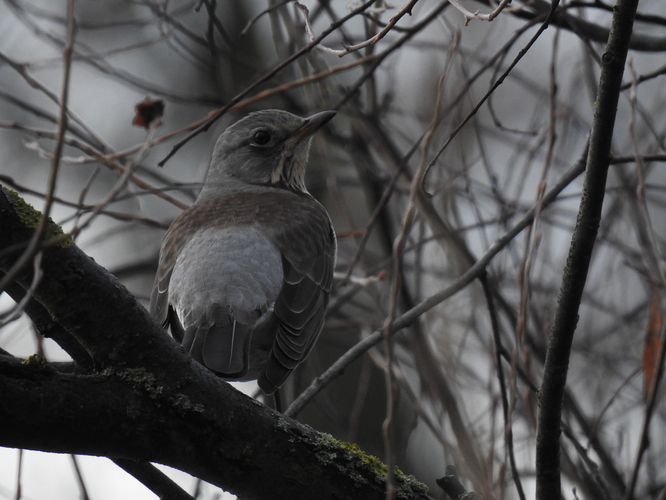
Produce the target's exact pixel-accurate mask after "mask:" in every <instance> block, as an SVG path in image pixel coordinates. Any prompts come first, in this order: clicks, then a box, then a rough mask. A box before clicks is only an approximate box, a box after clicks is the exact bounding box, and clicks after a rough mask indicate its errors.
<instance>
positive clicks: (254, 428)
mask: <svg viewBox="0 0 666 500" xmlns="http://www.w3.org/2000/svg"><path fill="white" fill-rule="evenodd" d="M18 213H20V214H21V216H20V217H19V215H18ZM38 217H39V214H38V213H36V212H35V211H34V210H33V209H32V207H30V206H29V205H27V204H25V202H23V201H22V200H20V199H19V198H18V197H17V196H16V195H15V194H12V193H10V192H8V191H5V190H3V191H2V193H0V234H2V235H3V239H2V240H0V270H5V269H7V268H10V267H11V265H12V264H13V262H14V261H15V260H16V258H17V256H18V255H20V249H21V248H25V242H27V241H29V240H30V237H31V236H32V232H33V231H34V229H31V227H30V221H34V220H38ZM32 227H35V226H34V225H32ZM54 227H56V226H55V225H54V224H53V223H52V222H51V221H49V223H48V227H47V231H46V234H47V235H50V236H53V234H54V233H53V231H54ZM60 240H61V238H59V237H58V236H57V235H56V237H55V240H53V239H52V240H51V241H60ZM43 255H44V256H43V260H42V265H43V269H44V277H43V278H42V281H41V283H40V285H39V287H38V288H37V290H36V291H35V294H34V298H35V300H36V301H37V302H38V303H39V304H41V306H43V307H44V309H46V310H47V311H48V313H49V314H50V315H51V317H53V318H54V320H55V321H56V322H57V323H58V324H59V325H61V326H62V327H63V328H64V329H65V330H67V332H69V334H70V335H71V336H72V337H74V338H75V339H76V340H77V341H78V342H79V343H80V344H81V345H82V346H83V347H84V348H85V349H86V351H87V352H88V353H89V354H90V355H91V357H92V358H93V360H94V366H95V367H96V368H97V369H98V371H97V372H96V373H94V374H86V375H80V374H71V373H59V372H57V371H55V370H54V369H53V368H52V367H50V366H49V365H47V364H45V363H42V362H39V361H38V359H37V358H34V357H33V358H29V360H28V361H27V362H24V363H21V362H20V361H18V360H15V359H11V358H6V357H3V358H0V392H1V393H2V395H3V397H2V400H1V401H0V446H13V447H21V448H28V449H36V450H43V451H51V452H60V453H81V454H92V455H104V456H108V457H111V458H121V459H129V460H135V461H150V462H157V463H162V464H165V465H169V466H171V467H175V468H178V469H180V470H183V471H186V472H188V473H190V474H192V475H195V476H197V477H200V478H201V479H203V480H205V481H208V482H210V483H212V484H215V485H217V486H220V487H222V488H224V489H225V490H228V491H231V492H233V493H235V494H238V495H240V496H243V497H248V498H256V499H263V498H267V499H268V498H274V495H275V492H276V491H280V492H281V494H283V495H284V498H292V499H295V500H297V499H309V498H315V497H316V498H321V499H333V498H348V497H355V498H369V499H372V498H376V499H383V497H384V488H385V481H386V473H385V467H384V468H382V464H381V463H380V462H379V461H378V460H376V459H372V458H370V457H368V456H367V455H365V454H363V453H362V452H360V450H358V449H357V448H356V447H354V446H352V445H348V444H346V443H342V442H340V441H337V440H335V439H333V438H332V437H331V436H329V435H326V434H322V433H319V432H317V431H315V430H313V429H311V428H309V427H307V426H304V425H302V424H300V423H299V422H297V421H295V420H292V419H290V418H288V417H285V416H283V415H280V414H278V413H277V412H275V411H273V410H271V409H270V408H267V407H266V406H264V405H262V404H260V403H258V402H257V401H255V400H253V399H251V398H249V397H247V396H245V395H244V394H241V393H240V392H238V391H236V390H235V389H233V388H232V387H231V386H230V385H229V384H227V383H225V382H224V381H222V380H221V379H219V378H217V377H215V376H214V375H213V374H212V372H210V371H208V370H206V369H205V368H203V367H202V366H201V365H199V364H198V363H196V362H195V361H193V360H192V359H191V358H190V357H189V356H187V355H186V354H185V353H184V351H183V350H182V349H180V348H179V347H178V346H177V345H176V344H175V342H173V341H172V340H170V339H169V337H168V336H167V335H166V333H165V332H164V330H163V329H162V328H161V327H160V326H159V325H158V324H157V323H156V322H155V321H154V320H153V318H151V317H150V315H149V314H148V312H147V311H146V310H145V309H144V308H143V307H142V306H141V305H140V304H139V303H138V302H137V301H136V299H135V298H134V297H133V296H132V295H131V294H130V293H129V292H128V291H127V290H126V289H125V288H124V287H123V286H122V285H121V284H120V283H119V282H118V281H117V280H116V279H115V278H114V277H113V276H111V275H110V274H108V273H107V272H106V271H105V270H104V269H103V268H101V267H100V266H98V265H97V264H95V262H94V261H93V260H92V259H90V258H89V257H87V256H86V255H85V254H84V253H83V252H82V251H81V250H80V249H78V248H77V247H76V246H75V245H74V244H73V243H71V242H69V241H68V240H67V241H65V242H61V243H60V244H59V245H57V244H47V245H46V246H45V248H44V249H43ZM30 274H31V270H23V271H22V273H21V274H19V275H18V276H17V282H18V283H19V284H20V285H21V286H23V287H24V288H25V287H26V286H28V285H29V283H30ZM396 480H397V481H396V486H398V488H399V490H400V494H401V495H405V498H414V499H426V498H428V496H427V494H426V493H425V487H424V486H423V485H422V484H420V483H418V482H417V481H415V480H412V479H410V478H409V477H407V476H404V475H402V474H396Z"/></svg>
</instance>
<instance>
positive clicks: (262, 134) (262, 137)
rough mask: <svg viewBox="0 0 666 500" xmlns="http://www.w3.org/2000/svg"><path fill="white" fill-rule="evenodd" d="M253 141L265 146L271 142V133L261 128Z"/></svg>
mask: <svg viewBox="0 0 666 500" xmlns="http://www.w3.org/2000/svg"><path fill="white" fill-rule="evenodd" d="M252 142H254V143H255V144H257V145H259V146H265V145H266V144H268V143H269V142H271V134H269V133H268V132H266V131H265V130H259V131H258V132H256V133H255V134H254V137H253V138H252Z"/></svg>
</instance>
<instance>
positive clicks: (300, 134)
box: [291, 111, 338, 141]
mask: <svg viewBox="0 0 666 500" xmlns="http://www.w3.org/2000/svg"><path fill="white" fill-rule="evenodd" d="M337 113H338V112H337V111H322V112H321V113H317V114H315V115H312V116H309V117H308V118H306V119H305V122H303V125H301V126H300V127H299V128H298V129H297V130H296V132H294V133H293V135H292V136H291V138H292V139H296V140H297V141H299V140H301V139H303V138H305V137H309V136H311V135H312V134H314V133H315V132H316V131H317V130H319V129H320V128H321V127H323V126H324V125H325V124H326V123H328V122H329V121H330V120H331V118H333V117H334V116H335V115H336V114H337Z"/></svg>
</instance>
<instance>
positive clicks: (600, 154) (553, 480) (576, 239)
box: [536, 0, 638, 500]
mask: <svg viewBox="0 0 666 500" xmlns="http://www.w3.org/2000/svg"><path fill="white" fill-rule="evenodd" d="M637 6H638V0H620V1H619V2H618V4H617V6H616V8H615V13H614V15H613V21H612V25H611V32H610V36H609V40H608V45H607V46H606V51H605V52H604V54H603V57H602V59H601V60H602V68H601V78H600V82H599V91H598V93H597V99H596V109H595V114H594V120H593V123H592V131H591V134H590V149H589V153H588V157H587V166H586V172H585V180H584V184H583V195H582V199H581V204H580V209H579V212H578V219H577V221H576V227H575V228H574V232H573V235H572V238H571V246H570V248H569V257H568V259H567V264H566V267H565V268H564V274H563V278H562V284H561V286H560V294H559V297H558V303H557V310H556V311H555V318H554V320H553V326H552V329H551V333H550V340H549V345H548V351H547V353H546V362H545V365H544V375H543V381H542V384H541V390H540V406H539V416H538V430H537V457H536V467H537V469H536V473H537V492H536V493H537V499H538V500H551V499H552V500H559V499H560V498H561V491H560V490H561V484H560V434H561V432H562V431H561V427H560V419H561V415H562V402H563V397H564V389H565V385H566V380H567V371H568V367H569V356H570V352H571V344H572V342H573V336H574V332H575V330H576V324H577V322H578V309H579V306H580V302H581V298H582V295H583V288H584V286H585V281H586V279H587V273H588V270H589V266H590V260H591V258H592V250H593V249H594V243H595V240H596V237H597V232H598V229H599V223H600V221H601V210H602V206H603V201H604V194H605V190H606V177H607V175H608V167H609V165H610V150H611V143H612V139H613V129H614V125H615V115H616V111H617V103H618V99H619V95H620V87H621V85H622V74H623V72H624V64H625V60H626V57H627V52H628V46H629V40H630V39H631V32H632V27H633V21H634V15H635V13H636V8H637Z"/></svg>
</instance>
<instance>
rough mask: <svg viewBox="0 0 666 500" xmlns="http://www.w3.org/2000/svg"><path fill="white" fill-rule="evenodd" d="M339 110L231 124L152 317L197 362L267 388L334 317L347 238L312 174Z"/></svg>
mask: <svg viewBox="0 0 666 500" xmlns="http://www.w3.org/2000/svg"><path fill="white" fill-rule="evenodd" d="M335 114H336V112H335V111H323V112H320V113H317V114H314V115H312V116H310V117H308V118H301V117H299V116H296V115H294V114H292V113H289V112H287V111H283V110H262V111H256V112H253V113H250V114H249V115H247V116H246V117H245V118H243V119H241V120H239V121H237V122H236V123H234V124H233V125H231V126H229V127H228V128H227V129H226V130H225V131H224V132H223V133H222V135H221V136H220V137H219V139H218V140H217V142H216V144H215V147H214V149H213V154H212V158H211V161H210V165H209V167H208V172H207V174H206V178H205V181H204V183H203V187H202V189H201V192H200V193H199V195H198V197H197V199H196V200H195V202H194V204H193V205H192V206H190V207H189V208H188V209H186V210H185V211H184V212H182V213H181V214H180V215H179V216H178V217H177V218H176V219H175V220H174V221H173V222H172V224H171V225H170V226H169V228H168V230H167V232H166V234H165V236H164V239H163V241H162V245H161V248H160V256H159V263H158V269H157V273H156V276H155V282H154V285H153V290H152V294H151V301H150V312H151V314H152V315H153V316H154V317H155V318H156V319H157V320H158V321H159V322H160V323H161V324H162V325H163V326H164V327H165V328H167V327H170V329H171V334H172V336H173V337H174V339H175V340H176V341H178V342H180V344H181V345H182V346H183V347H184V349H185V350H186V351H188V352H189V354H190V355H191V356H192V358H193V359H195V360H196V361H198V362H199V363H201V364H202V365H204V366H205V367H207V368H208V369H210V370H212V371H213V372H214V373H215V374H217V375H218V376H220V377H222V378H224V379H226V380H237V381H247V380H257V383H258V385H259V388H260V389H261V390H262V391H263V392H264V393H265V394H267V395H271V394H274V393H276V391H277V390H278V389H279V388H280V386H281V385H282V384H283V383H284V382H285V380H286V379H287V378H288V376H289V374H290V373H291V372H292V371H293V370H294V369H295V368H296V367H297V366H298V365H299V364H300V363H301V362H303V360H305V358H306V357H307V356H308V354H309V353H310V350H311V349H312V347H313V345H314V344H315V342H316V340H317V338H318V337H319V334H320V333H321V331H322V328H323V324H324V316H325V312H326V307H327V305H328V301H329V296H330V293H331V286H332V283H333V270H334V267H335V259H336V250H337V244H336V235H335V231H334V229H333V225H332V223H331V220H330V217H329V215H328V213H327V211H326V209H325V208H324V207H323V206H322V205H321V204H320V203H319V202H318V201H317V200H315V199H314V198H313V197H312V195H311V194H310V193H309V192H308V190H307V189H306V187H305V170H306V164H307V161H308V155H309V149H310V143H311V141H312V135H313V134H314V133H315V132H316V131H317V130H319V129H320V128H321V127H322V126H323V125H325V124H326V123H327V122H328V121H329V120H331V119H332V118H333V116H335ZM278 394H279V393H278ZM275 396H276V404H277V402H278V401H279V400H278V399H277V394H275Z"/></svg>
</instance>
